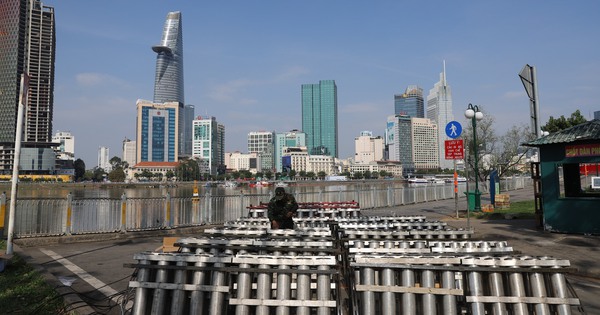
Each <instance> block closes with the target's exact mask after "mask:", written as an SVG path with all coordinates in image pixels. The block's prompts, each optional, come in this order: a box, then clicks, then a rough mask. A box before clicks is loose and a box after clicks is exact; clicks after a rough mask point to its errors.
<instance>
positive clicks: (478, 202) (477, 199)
mask: <svg viewBox="0 0 600 315" xmlns="http://www.w3.org/2000/svg"><path fill="white" fill-rule="evenodd" d="M475 116H476V115H474V116H473V118H471V122H472V123H473V153H474V154H473V155H474V157H475V165H474V171H475V209H474V210H475V211H480V210H481V199H480V195H479V156H478V152H477V151H478V148H477V119H476V118H475Z"/></svg>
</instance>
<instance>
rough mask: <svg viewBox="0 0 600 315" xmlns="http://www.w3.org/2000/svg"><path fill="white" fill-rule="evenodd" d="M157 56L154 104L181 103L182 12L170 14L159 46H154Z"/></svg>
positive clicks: (182, 97) (182, 100)
mask: <svg viewBox="0 0 600 315" xmlns="http://www.w3.org/2000/svg"><path fill="white" fill-rule="evenodd" d="M152 50H153V51H154V52H155V53H156V54H157V56H156V76H155V79H154V102H155V103H166V102H179V103H181V104H184V103H185V102H184V95H183V36H182V28H181V12H178V11H177V12H169V13H168V14H167V19H166V21H165V25H164V28H163V33H162V40H161V42H160V44H159V45H155V46H152Z"/></svg>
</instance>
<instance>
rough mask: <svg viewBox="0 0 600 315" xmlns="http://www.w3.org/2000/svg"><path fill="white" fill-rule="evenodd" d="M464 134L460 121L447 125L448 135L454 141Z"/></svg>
mask: <svg viewBox="0 0 600 315" xmlns="http://www.w3.org/2000/svg"><path fill="white" fill-rule="evenodd" d="M461 133H462V126H461V125H460V123H459V122H458V121H454V120H453V121H451V122H449V123H448V124H447V125H446V135H447V136H448V137H450V138H452V139H454V138H458V137H459V136H460V134H461Z"/></svg>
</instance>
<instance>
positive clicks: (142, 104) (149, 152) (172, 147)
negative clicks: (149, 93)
mask: <svg viewBox="0 0 600 315" xmlns="http://www.w3.org/2000/svg"><path fill="white" fill-rule="evenodd" d="M181 115H182V113H181V106H180V103H177V102H171V103H164V104H156V103H152V102H149V101H144V100H138V102H137V141H136V144H137V159H136V160H137V162H138V163H139V162H177V161H178V158H179V155H178V144H179V121H180V119H181Z"/></svg>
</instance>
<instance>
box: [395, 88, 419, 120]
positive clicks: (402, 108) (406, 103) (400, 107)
mask: <svg viewBox="0 0 600 315" xmlns="http://www.w3.org/2000/svg"><path fill="white" fill-rule="evenodd" d="M423 104H424V102H423V89H422V88H420V87H418V86H416V85H409V86H408V87H407V88H406V91H404V93H403V94H396V95H394V114H396V115H408V116H410V117H414V118H425V107H424V105H423Z"/></svg>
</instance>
